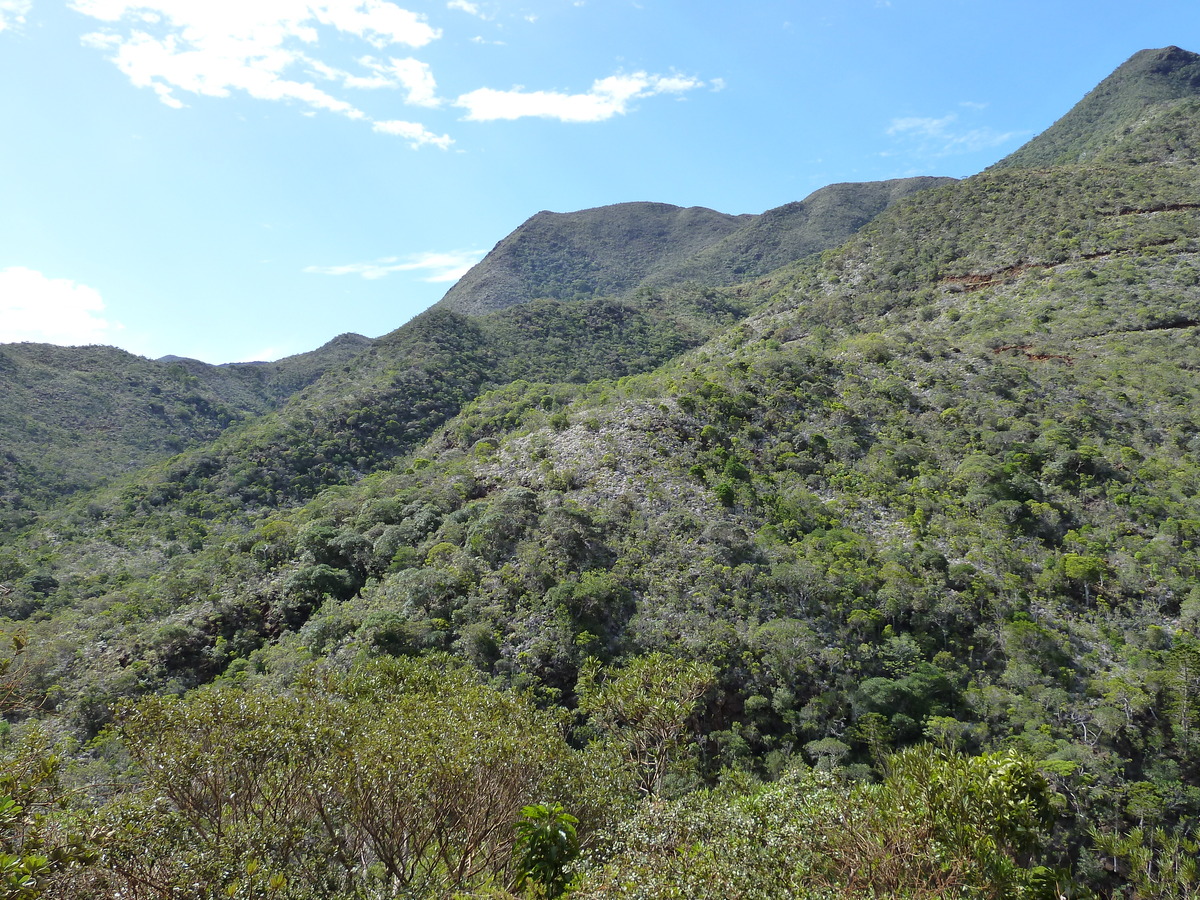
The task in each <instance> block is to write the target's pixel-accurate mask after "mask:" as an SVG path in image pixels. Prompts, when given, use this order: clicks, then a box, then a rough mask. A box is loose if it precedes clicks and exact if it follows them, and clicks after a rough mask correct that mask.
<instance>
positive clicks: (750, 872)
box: [578, 747, 1053, 898]
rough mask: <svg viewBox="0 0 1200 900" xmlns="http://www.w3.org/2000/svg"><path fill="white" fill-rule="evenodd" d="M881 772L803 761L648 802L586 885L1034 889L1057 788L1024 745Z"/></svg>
mask: <svg viewBox="0 0 1200 900" xmlns="http://www.w3.org/2000/svg"><path fill="white" fill-rule="evenodd" d="M886 771H887V774H886V776H885V778H884V780H883V781H882V782H881V783H879V784H863V783H848V782H845V781H840V780H838V779H837V778H836V777H835V776H833V775H830V774H826V773H817V772H813V771H811V770H806V769H802V768H801V769H794V770H792V771H791V772H789V773H788V774H787V775H785V776H784V777H783V778H781V779H780V780H779V781H777V782H775V783H774V784H770V785H766V786H763V787H754V786H750V785H734V784H731V785H730V786H729V787H727V788H723V789H721V790H717V791H711V792H699V793H696V794H691V795H688V796H687V797H684V798H681V799H679V800H677V801H673V802H669V803H659V804H657V805H655V806H654V807H648V808H646V809H644V810H643V812H642V814H641V815H640V816H639V817H638V818H637V819H635V820H634V821H632V822H628V823H623V824H622V825H621V826H620V827H619V828H618V830H617V832H616V834H615V836H614V841H615V843H614V852H613V854H612V855H610V856H609V858H608V859H607V861H606V864H605V865H604V867H603V868H602V869H601V870H599V871H598V872H596V873H594V874H593V875H592V876H591V877H590V878H588V879H586V880H585V881H584V882H583V884H582V885H581V888H580V891H579V892H578V895H579V896H582V897H591V896H606V897H607V896H617V897H635V896H636V897H668V896H692V897H699V896H705V897H716V896H738V897H747V898H757V897H763V898H766V897H797V898H800V897H803V898H816V897H835V896H836V897H847V898H851V897H880V896H886V897H946V898H949V897H992V898H1008V897H1020V896H1034V894H1033V893H1031V890H1030V889H1031V888H1032V887H1033V886H1034V885H1035V884H1036V882H1037V880H1038V876H1039V875H1040V874H1041V873H1040V872H1039V871H1037V870H1036V869H1035V867H1034V866H1033V865H1031V864H1030V862H1031V860H1034V859H1036V858H1037V854H1038V852H1039V851H1040V848H1041V846H1042V842H1043V840H1044V834H1043V829H1044V828H1045V827H1046V826H1047V825H1048V824H1049V822H1050V820H1051V819H1052V813H1051V809H1052V807H1051V804H1052V800H1053V794H1052V791H1051V790H1050V789H1049V787H1048V785H1047V784H1046V781H1045V779H1043V778H1041V777H1040V776H1039V775H1038V774H1037V770H1036V767H1035V766H1034V764H1033V763H1032V761H1031V760H1028V759H1025V758H1022V757H1020V756H1019V755H1017V754H1011V753H1007V754H996V755H993V756H984V757H975V758H972V757H965V756H960V755H957V754H948V753H945V752H942V751H937V750H933V749H931V748H928V747H917V748H913V749H910V750H908V751H905V752H904V753H902V754H900V755H898V756H896V757H893V758H892V759H891V760H889V762H888V765H887V769H886Z"/></svg>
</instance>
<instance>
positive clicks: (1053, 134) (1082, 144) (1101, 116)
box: [992, 46, 1200, 169]
mask: <svg viewBox="0 0 1200 900" xmlns="http://www.w3.org/2000/svg"><path fill="white" fill-rule="evenodd" d="M1196 99H1200V54H1196V53H1192V52H1191V51H1189V50H1184V49H1182V48H1180V47H1175V46H1170V47H1162V48H1159V49H1151V50H1140V51H1138V52H1137V53H1135V54H1134V55H1133V56H1131V57H1130V58H1129V59H1128V60H1126V61H1125V62H1124V63H1123V64H1122V65H1121V66H1120V67H1118V68H1117V70H1116V71H1114V72H1113V73H1112V74H1111V75H1109V76H1108V77H1107V78H1105V79H1104V80H1103V81H1102V82H1100V84H1098V85H1097V86H1096V87H1095V88H1093V89H1092V91H1091V92H1089V93H1088V94H1087V96H1085V97H1084V98H1083V99H1082V100H1080V101H1079V102H1078V103H1077V104H1075V106H1073V107H1072V108H1071V110H1070V111H1069V112H1068V113H1067V114H1066V115H1065V116H1063V117H1062V118H1061V119H1059V120H1058V121H1057V122H1055V123H1054V124H1053V125H1051V126H1050V127H1049V128H1048V129H1046V130H1045V131H1044V132H1042V133H1041V134H1039V135H1038V136H1037V137H1035V138H1034V139H1033V140H1031V141H1029V142H1028V143H1027V144H1025V145H1024V146H1023V147H1021V148H1020V149H1018V150H1017V151H1015V152H1014V153H1012V154H1010V155H1009V156H1007V157H1005V158H1004V159H1002V160H1000V162H998V163H996V164H995V165H994V166H992V168H993V169H1003V168H1011V167H1022V168H1041V167H1045V166H1058V165H1070V164H1072V163H1082V162H1090V161H1094V160H1096V159H1097V158H1098V157H1100V156H1102V155H1104V154H1105V153H1106V152H1107V151H1110V150H1112V149H1113V148H1114V146H1116V145H1118V144H1120V143H1122V142H1123V140H1124V139H1125V138H1127V137H1128V136H1129V135H1130V134H1131V133H1132V132H1133V131H1134V130H1135V129H1137V128H1139V127H1143V126H1144V125H1145V124H1146V122H1147V120H1148V119H1151V118H1154V117H1156V116H1157V115H1159V114H1161V113H1163V112H1166V111H1169V110H1170V109H1172V108H1173V107H1174V105H1176V104H1177V103H1178V102H1179V101H1186V100H1196Z"/></svg>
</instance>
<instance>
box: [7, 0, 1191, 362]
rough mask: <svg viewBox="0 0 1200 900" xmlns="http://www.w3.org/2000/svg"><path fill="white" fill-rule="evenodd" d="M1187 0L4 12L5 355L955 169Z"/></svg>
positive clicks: (156, 334)
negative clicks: (556, 231) (670, 215)
mask: <svg viewBox="0 0 1200 900" xmlns="http://www.w3.org/2000/svg"><path fill="white" fill-rule="evenodd" d="M1169 44H1175V45H1178V46H1181V47H1184V48H1186V49H1189V50H1195V51H1197V52H1200V4H1198V3H1195V2H1194V0H1169V2H1167V0H1138V2H1137V3H1131V2H1129V0H1122V2H1110V0H1092V2H1074V0H1070V2H1068V0H1036V2H1033V0H824V2H810V0H517V2H507V0H448V2H447V0H437V2H434V0H429V2H418V0H395V2H389V0H0V343H4V342H13V341H41V342H47V343H55V344H64V345H81V344H109V345H114V346H117V347H121V348H123V349H125V350H128V351H130V352H132V353H137V354H140V355H143V356H148V357H151V358H157V357H160V356H164V355H168V354H173V355H177V356H188V357H193V358H196V359H201V360H204V361H206V362H211V363H225V362H238V361H247V360H269V359H277V358H280V357H282V356H287V355H290V354H294V353H301V352H305V351H307V350H312V349H315V348H316V347H318V346H320V345H321V344H323V343H325V342H326V341H328V340H330V339H332V338H333V337H335V336H336V335H338V334H342V333H344V332H357V333H359V334H365V335H368V336H371V337H377V336H379V335H382V334H385V333H387V332H389V331H391V330H393V329H395V328H397V327H399V326H400V325H402V324H404V322H406V321H407V320H409V319H410V318H412V317H413V316H414V315H417V314H418V313H420V312H421V311H422V310H424V309H426V308H428V307H429V306H431V305H432V304H433V303H435V302H437V300H438V299H440V298H441V296H442V295H443V294H444V293H445V292H446V290H448V289H449V287H450V286H451V284H453V282H454V280H455V279H456V278H458V277H459V276H460V275H461V274H462V273H463V272H464V271H466V269H467V268H468V267H469V266H470V265H472V264H473V263H475V262H477V261H478V260H479V259H481V258H482V257H483V255H484V254H485V253H486V252H487V251H488V250H490V249H491V248H492V247H493V246H494V245H495V244H496V243H497V242H498V241H500V240H501V239H502V238H504V237H505V235H507V234H508V233H509V232H511V231H512V230H513V229H515V228H516V227H518V226H519V225H520V224H521V223H522V222H523V221H525V220H526V219H528V218H529V217H530V216H532V215H533V214H535V213H537V212H538V211H540V210H552V211H555V212H568V211H572V210H577V209H586V208H590V207H595V206H602V205H606V204H610V203H620V202H625V201H633V200H653V201H659V202H664V203H673V204H676V205H679V206H706V207H709V208H712V209H717V210H720V211H722V212H727V213H759V212H763V211H765V210H767V209H770V208H773V207H776V206H780V205H782V204H784V203H789V202H792V201H794V200H801V199H803V198H804V197H805V196H807V195H808V194H810V193H811V192H812V191H814V190H816V189H818V188H820V187H823V186H825V185H827V184H833V183H836V182H843V181H874V180H879V179H886V178H897V177H904V176H910V175H951V176H955V177H965V176H968V175H971V174H974V173H975V172H978V171H980V170H981V169H983V168H985V167H986V166H988V165H990V164H991V163H993V162H995V161H996V160H998V159H1000V158H1002V157H1003V156H1005V155H1007V154H1008V153H1010V152H1011V151H1013V150H1014V149H1016V148H1017V147H1018V146H1020V145H1021V144H1022V143H1024V142H1025V141H1026V140H1028V139H1029V138H1031V137H1033V136H1034V135H1036V134H1037V133H1039V132H1041V131H1043V130H1044V129H1045V128H1047V127H1049V126H1050V125H1051V124H1052V123H1053V122H1054V121H1055V119H1057V118H1058V117H1059V116H1061V115H1063V114H1064V113H1065V112H1066V111H1067V110H1068V109H1070V107H1071V106H1072V105H1073V104H1074V103H1075V102H1076V101H1078V100H1079V99H1080V98H1081V97H1082V96H1083V95H1084V94H1085V93H1087V91H1089V90H1090V89H1091V88H1092V87H1094V86H1095V85H1096V84H1097V83H1098V82H1099V81H1100V80H1102V79H1103V78H1104V77H1105V76H1107V75H1108V74H1109V73H1110V72H1111V71H1112V70H1113V69H1115V68H1116V67H1117V66H1119V65H1120V64H1121V63H1122V62H1124V61H1125V60H1126V59H1127V58H1128V57H1129V56H1131V55H1132V54H1133V53H1135V52H1136V51H1138V50H1141V49H1144V48H1147V47H1163V46H1167V45H1169Z"/></svg>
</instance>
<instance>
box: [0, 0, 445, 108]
mask: <svg viewBox="0 0 1200 900" xmlns="http://www.w3.org/2000/svg"><path fill="white" fill-rule="evenodd" d="M0 2H6V0H0ZM7 2H11V0H7ZM73 6H74V8H75V9H76V10H78V11H79V12H82V13H84V14H85V15H88V16H91V17H92V18H95V19H98V20H100V21H102V22H104V23H107V27H106V28H105V30H103V31H100V32H96V33H93V34H89V35H86V36H85V37H84V43H85V44H87V45H89V46H92V47H96V48H100V49H103V50H105V51H106V52H108V53H110V54H111V55H112V59H113V62H114V63H116V65H117V67H118V68H119V69H120V70H121V71H122V72H123V73H125V75H126V76H128V78H129V79H130V81H131V82H133V84H135V85H137V86H139V87H148V88H150V89H151V90H153V91H154V92H155V93H156V94H157V95H158V97H159V99H160V100H162V102H163V103H165V104H167V105H168V106H171V107H175V108H179V107H182V106H183V105H184V103H183V100H182V99H181V98H180V95H184V94H194V95H197V96H207V97H228V96H230V95H231V94H233V93H234V92H245V93H246V94H249V95H250V96H251V97H255V98H257V99H260V100H277V101H278V100H290V101H295V102H297V103H300V104H302V105H304V106H307V107H309V109H310V110H323V111H327V112H333V113H337V114H339V115H343V116H346V117H348V118H350V119H359V120H366V121H372V119H371V117H370V116H368V115H367V114H366V113H364V112H363V111H361V110H360V109H358V108H357V107H356V106H355V105H354V104H352V103H350V102H348V101H347V100H345V99H342V98H341V97H338V96H335V95H334V94H333V93H331V92H330V91H328V90H325V89H323V88H319V87H317V86H316V85H315V84H313V83H312V82H311V81H308V80H304V79H303V77H299V78H298V77H297V74H298V72H301V71H304V72H307V73H310V74H312V73H315V74H316V75H317V76H319V77H320V78H323V79H325V80H330V81H335V82H340V84H341V86H342V87H347V88H374V87H400V88H403V89H404V90H405V91H406V92H407V96H406V100H407V102H409V103H413V104H416V105H420V106H436V105H438V103H439V102H440V101H439V100H438V99H437V97H436V84H435V82H434V79H433V75H432V73H431V72H430V70H429V67H428V66H427V65H426V64H425V63H422V62H420V61H419V60H416V59H409V58H403V59H401V58H396V57H390V58H389V59H388V60H387V61H379V60H376V59H375V58H374V57H371V56H364V57H362V58H360V60H359V63H360V64H361V65H362V66H363V67H364V69H365V72H366V74H361V75H359V74H352V73H348V72H344V71H342V70H340V69H338V68H335V67H334V66H332V65H329V64H328V63H327V62H325V61H324V60H322V59H319V58H317V56H316V54H317V53H318V52H319V51H320V49H321V48H320V35H321V31H320V29H321V28H325V29H330V28H332V29H334V30H336V31H338V32H341V33H342V35H343V36H349V37H351V38H357V39H359V40H361V41H364V42H366V43H367V44H369V45H371V46H372V47H375V48H377V49H382V48H385V47H388V46H394V45H398V44H403V45H406V46H409V47H423V46H425V45H426V44H428V43H430V42H431V41H434V40H436V39H437V38H439V37H440V36H441V32H440V31H439V30H438V29H436V28H433V27H432V26H430V25H429V24H428V23H426V22H425V20H424V18H423V17H422V16H421V15H419V14H417V13H414V12H410V11H408V10H406V9H401V8H400V7H399V6H396V5H395V4H393V3H388V2H385V0H205V2H202V3H201V2H196V0H74V3H73ZM343 39H344V38H343Z"/></svg>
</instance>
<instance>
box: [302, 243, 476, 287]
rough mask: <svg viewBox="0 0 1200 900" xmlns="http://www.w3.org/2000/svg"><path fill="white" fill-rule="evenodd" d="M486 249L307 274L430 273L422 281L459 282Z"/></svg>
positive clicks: (317, 269) (315, 270) (319, 268)
mask: <svg viewBox="0 0 1200 900" xmlns="http://www.w3.org/2000/svg"><path fill="white" fill-rule="evenodd" d="M486 252H487V251H486V250H454V251H451V252H449V253H420V254H416V255H414V256H407V257H398V256H389V257H386V258H384V259H378V260H375V261H374V262H367V263H349V264H347V265H344V266H308V267H306V268H305V269H304V271H305V272H311V273H313V274H316V275H361V276H362V277H363V278H367V279H372V280H374V279H376V278H384V277H386V276H388V275H391V274H392V273H393V272H420V271H425V272H427V273H428V274H427V275H426V276H425V277H424V278H422V279H421V280H422V281H428V282H431V283H439V282H447V281H458V279H460V278H462V276H463V275H465V274H466V272H467V270H468V269H470V268H471V266H473V265H475V263H477V262H479V260H481V259H483V255H484V254H485V253H486Z"/></svg>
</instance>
